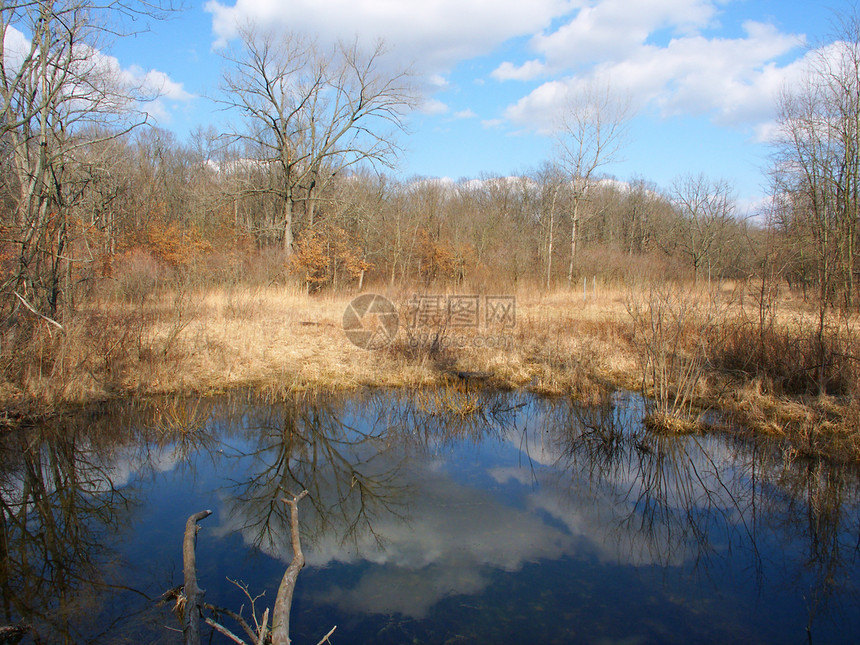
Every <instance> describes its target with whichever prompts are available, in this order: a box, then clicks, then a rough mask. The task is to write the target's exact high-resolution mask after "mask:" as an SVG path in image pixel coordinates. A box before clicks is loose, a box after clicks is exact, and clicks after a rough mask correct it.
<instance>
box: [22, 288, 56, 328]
mask: <svg viewBox="0 0 860 645" xmlns="http://www.w3.org/2000/svg"><path fill="white" fill-rule="evenodd" d="M15 295H16V296H17V297H18V300H20V301H21V304H22V305H24V306H25V307H26V308H27V309H29V310H30V311H32V312H33V313H34V314H36V315H37V316H38V317H39V318H41V319H42V320H44V321H45V322H48V323H51V324H52V325H54V326H55V327H56V328H57V329H59V330H60V331H66V330H65V329H63V326H62V325H61V324H60V323H58V322H57V321H56V320H54V319H53V318H48V317H47V316H45V315H43V314H40V313H39V312H38V311H36V308H35V307H33V305H31V304H30V303H29V302H27V301H26V300H24V296H22V295H21V294H20V293H18V292H17V291H16V292H15Z"/></svg>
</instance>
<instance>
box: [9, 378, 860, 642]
mask: <svg viewBox="0 0 860 645" xmlns="http://www.w3.org/2000/svg"><path fill="white" fill-rule="evenodd" d="M640 417H641V404H640V402H639V401H638V400H637V399H636V398H635V397H633V396H620V395H617V396H615V397H614V398H613V399H611V400H608V401H606V402H605V403H604V404H603V405H599V406H590V407H582V406H577V405H575V404H573V403H571V402H570V401H566V400H556V401H547V400H541V399H539V398H535V397H532V396H530V395H525V394H512V393H490V392H474V391H463V390H451V391H447V392H446V391H434V392H417V393H411V394H404V393H400V394H395V393H391V392H361V393H358V394H352V395H349V396H332V397H322V396H315V397H304V398H298V399H294V400H289V401H279V402H263V401H259V400H255V399H254V398H252V397H247V396H246V397H242V396H233V397H229V398H227V397H225V398H222V399H205V400H178V399H177V400H163V401H158V402H154V401H153V402H146V403H144V402H137V403H129V404H125V405H113V406H111V407H110V408H105V409H103V410H99V411H97V412H91V413H89V414H88V415H79V416H70V417H68V418H66V419H64V420H63V421H62V422H59V423H56V424H54V425H52V426H50V427H47V426H46V427H43V428H33V429H31V430H27V431H22V432H20V433H10V434H9V435H7V436H5V437H4V438H3V440H2V443H3V446H2V454H3V458H2V461H0V486H2V489H1V490H2V493H0V495H1V496H2V502H3V508H2V511H3V512H2V521H3V524H2V529H3V532H2V536H0V538H2V544H3V545H4V547H3V548H4V551H3V556H4V557H3V562H2V571H0V574H2V575H0V588H2V594H3V608H4V617H3V621H2V622H4V623H6V624H14V623H19V622H20V621H23V622H25V623H27V624H28V625H30V626H31V631H30V632H29V634H28V636H27V637H26V638H25V642H27V641H37V642H61V641H65V642H99V643H105V642H181V633H179V632H178V631H177V630H178V629H179V627H180V623H179V621H178V620H177V618H176V617H175V616H174V615H173V614H172V613H171V611H170V603H167V604H166V605H160V604H159V603H158V598H159V596H160V595H161V594H162V593H163V592H164V591H166V590H168V589H170V588H172V587H175V586H177V585H179V584H181V581H182V555H181V544H182V535H183V529H184V525H185V521H186V519H187V517H188V516H189V515H191V514H192V513H195V512H197V511H200V510H203V509H211V510H212V511H213V515H212V516H211V517H209V518H207V519H205V520H203V521H202V522H201V530H200V533H199V535H198V542H197V544H198V547H197V560H198V578H199V582H200V586H201V587H202V588H203V589H205V591H206V594H205V601H206V602H208V603H211V604H212V605H216V606H220V607H225V608H228V609H231V610H233V611H236V612H238V611H239V610H240V609H242V610H243V611H244V615H245V617H246V619H248V620H251V616H252V612H251V609H252V607H251V598H252V597H256V600H255V601H254V607H253V608H254V609H255V610H256V614H257V616H258V617H259V616H262V613H263V610H264V609H265V608H266V607H271V606H272V604H273V603H274V599H275V594H276V592H277V588H278V584H279V582H280V578H281V576H282V575H283V572H284V570H285V568H286V564H287V563H288V562H289V560H290V558H291V550H290V548H289V530H288V528H287V527H288V524H287V523H286V520H287V517H288V509H287V507H286V505H285V504H284V503H283V502H282V501H281V498H283V497H284V495H285V494H286V493H288V492H289V493H298V492H299V491H301V490H308V491H309V496H308V497H307V498H305V499H303V500H302V501H301V504H300V507H299V508H300V516H301V527H302V529H301V535H302V541H303V546H304V551H305V555H306V558H307V566H306V567H305V569H304V570H303V571H302V572H301V574H300V576H299V582H298V586H297V588H296V595H295V600H294V604H293V613H292V622H291V636H292V640H293V642H294V643H297V644H301V643H310V644H311V645H313V644H315V643H317V642H318V641H319V640H320V639H321V638H322V636H323V635H324V634H326V633H327V632H328V631H329V630H330V629H331V628H332V627H334V626H337V629H336V631H335V632H334V634H333V635H332V637H331V642H333V643H336V644H347V643H413V642H414V643H532V642H534V643H538V642H540V643H690V642H700V643H726V642H749V643H808V642H825V643H839V642H845V643H852V642H857V634H858V633H860V594H858V586H860V486H858V477H857V473H856V471H855V470H854V469H853V468H847V467H840V466H835V465H829V464H826V463H822V462H815V461H797V460H795V461H791V460H788V459H787V458H785V457H784V456H783V454H782V452H781V451H780V450H779V447H778V446H770V445H762V444H756V443H753V442H750V441H748V440H743V439H741V438H740V437H737V436H734V435H731V434H722V435H709V436H687V437H657V436H654V435H651V434H649V433H648V432H646V431H645V430H644V429H643V428H642V426H641V424H640V423H639V419H640ZM242 587H244V588H245V589H247V592H248V595H246V593H245V592H244V591H243V590H242ZM259 594H264V595H262V596H261V597H257V596H258V595H259ZM223 621H224V622H225V624H229V626H230V628H231V629H234V630H235V631H237V632H238V628H237V627H236V625H235V624H230V623H229V619H226V618H224V619H223ZM207 630H208V628H204V637H205V639H208V638H209V636H210V634H209V632H208V631H207ZM212 642H229V641H228V640H227V639H226V638H224V637H223V636H220V635H217V634H216V635H213V636H212Z"/></svg>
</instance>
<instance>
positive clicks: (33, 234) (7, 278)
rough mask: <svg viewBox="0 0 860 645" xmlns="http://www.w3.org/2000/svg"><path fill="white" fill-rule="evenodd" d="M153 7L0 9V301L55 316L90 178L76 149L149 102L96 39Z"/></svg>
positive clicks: (122, 128) (83, 2)
mask: <svg viewBox="0 0 860 645" xmlns="http://www.w3.org/2000/svg"><path fill="white" fill-rule="evenodd" d="M160 11H161V8H160V7H159V6H158V5H157V4H156V3H149V2H147V3H135V2H131V1H129V2H123V1H118V2H110V3H107V4H105V5H101V4H98V3H95V2H91V1H88V0H73V1H66V2H49V1H44V2H26V3H25V2H22V3H19V4H14V3H13V4H6V3H4V4H3V5H0V153H2V162H3V163H4V164H5V166H6V169H7V172H6V173H4V179H5V184H6V185H5V186H4V189H5V190H4V193H5V195H6V198H7V199H8V200H9V202H10V204H9V209H8V213H9V214H8V216H7V217H4V222H3V239H2V242H3V244H4V246H6V249H7V250H8V249H12V250H13V252H14V255H15V257H16V260H15V262H14V266H12V267H11V268H10V270H8V271H7V272H6V273H5V274H4V275H3V276H2V278H0V279H2V283H1V284H0V292H2V293H3V294H4V295H5V296H6V299H5V304H6V305H7V306H8V305H9V304H10V303H12V306H13V307H16V306H18V305H17V302H16V300H17V301H18V302H20V303H23V304H25V305H27V306H28V308H30V309H31V310H34V311H41V312H43V313H44V314H46V315H47V316H50V317H54V316H55V315H56V313H57V310H58V306H59V304H60V303H61V296H62V293H63V291H64V286H63V284H61V282H62V280H63V279H64V274H65V279H66V282H67V283H68V276H69V274H70V271H71V261H70V260H69V257H68V256H69V251H70V249H69V242H70V228H71V222H70V214H71V209H72V208H73V206H74V205H75V204H76V203H77V202H78V201H79V200H80V198H81V196H82V195H83V194H84V193H85V191H86V189H87V187H88V185H89V182H90V180H91V178H92V172H91V170H92V169H91V167H90V163H91V161H92V157H90V158H89V159H85V157H86V155H85V154H84V151H85V150H86V149H87V148H91V147H92V146H94V145H95V144H97V143H99V142H104V141H106V140H109V139H111V138H114V137H118V136H120V135H122V134H123V133H126V132H129V131H130V130H131V129H132V128H134V127H136V126H137V125H139V124H141V123H143V122H145V120H146V117H145V114H144V113H143V112H142V111H141V110H140V108H139V102H140V101H141V100H144V99H145V98H150V97H147V96H146V92H145V91H144V88H143V87H135V86H132V85H131V84H129V83H128V82H127V81H126V80H124V79H123V76H122V75H121V74H120V73H119V70H117V69H116V68H115V64H114V63H113V62H112V59H109V58H108V57H107V56H106V55H104V53H103V47H104V37H105V35H106V34H108V33H110V34H111V35H113V34H116V33H121V25H118V24H116V23H117V21H121V20H122V19H123V18H124V17H128V16H135V17H139V16H141V15H147V16H153V17H158V14H159V12H160ZM13 294H14V295H13ZM40 315H41V314H40Z"/></svg>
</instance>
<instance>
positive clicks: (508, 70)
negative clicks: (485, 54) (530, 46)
mask: <svg viewBox="0 0 860 645" xmlns="http://www.w3.org/2000/svg"><path fill="white" fill-rule="evenodd" d="M545 70H546V65H545V64H544V63H542V62H541V61H539V60H530V61H526V62H525V63H523V64H522V65H514V64H513V63H510V62H508V61H505V62H504V63H502V64H501V65H499V66H498V67H497V68H496V69H494V70H493V71H492V73H491V74H490V76H492V77H493V78H494V79H496V80H497V81H530V80H532V79H533V78H537V77H539V76H540V75H541V74H543V73H544V71H545Z"/></svg>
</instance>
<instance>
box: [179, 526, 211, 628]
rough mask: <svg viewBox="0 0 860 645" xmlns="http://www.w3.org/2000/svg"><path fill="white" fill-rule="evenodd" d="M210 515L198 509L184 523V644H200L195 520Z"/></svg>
mask: <svg viewBox="0 0 860 645" xmlns="http://www.w3.org/2000/svg"><path fill="white" fill-rule="evenodd" d="M210 515H212V511H200V512H199V513H195V514H194V515H192V516H191V517H189V518H188V521H187V522H186V523H185V539H184V540H183V542H182V561H183V563H184V574H185V616H184V617H183V621H182V634H183V636H184V639H185V645H200V614H201V611H202V609H203V591H202V590H201V589H200V587H198V586H197V556H196V553H195V549H196V546H197V522H199V521H200V520H202V519H205V518H207V517H209V516H210Z"/></svg>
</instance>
